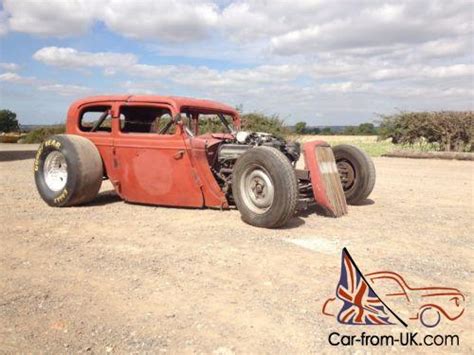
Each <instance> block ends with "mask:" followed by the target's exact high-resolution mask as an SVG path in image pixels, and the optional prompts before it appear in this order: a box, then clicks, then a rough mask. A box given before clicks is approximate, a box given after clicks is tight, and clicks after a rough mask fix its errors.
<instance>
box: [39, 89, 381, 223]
mask: <svg viewBox="0 0 474 355" xmlns="http://www.w3.org/2000/svg"><path fill="white" fill-rule="evenodd" d="M205 122H213V124H214V126H215V124H216V123H218V124H219V125H220V126H221V127H222V128H223V131H222V133H209V132H207V133H203V134H201V132H200V130H202V129H203V128H204V127H207V126H206V125H205ZM208 126H209V125H208ZM302 150H303V153H304V163H305V168H304V169H297V168H296V163H297V161H298V159H299V158H300V145H299V144H298V143H294V142H288V141H286V140H284V139H282V138H279V137H276V136H273V135H271V134H268V133H262V132H250V131H245V130H241V127H240V116H239V113H238V112H237V111H236V110H235V109H233V108H232V107H230V106H227V105H224V104H221V103H217V102H213V101H208V100H198V99H190V98H183V97H166V96H136V95H135V96H131V95H115V96H97V97H89V98H86V99H83V100H79V101H76V102H74V103H73V104H72V105H71V107H70V109H69V111H68V115H67V122H66V134H59V135H54V136H52V137H50V138H48V139H46V140H45V141H44V142H43V143H42V144H41V145H40V147H39V149H38V151H37V153H36V157H35V161H34V172H35V182H36V186H37V189H38V191H39V194H40V195H41V197H42V198H43V200H44V201H46V203H48V204H49V205H51V206H57V207H63V206H74V205H79V204H85V203H87V202H90V201H91V200H93V199H94V198H95V196H96V195H97V193H98V191H99V189H100V186H101V183H102V180H103V179H109V180H110V181H111V183H112V184H113V186H114V188H115V190H116V192H117V194H118V195H119V196H120V197H121V198H123V199H124V200H126V201H128V202H135V203H142V204H153V205H163V206H180V207H213V208H220V209H227V208H229V207H230V206H236V207H237V209H238V210H239V211H240V213H241V216H242V219H243V220H244V221H245V222H247V223H249V224H251V225H254V226H258V227H267V228H276V227H281V226H283V225H285V224H286V223H287V221H288V220H289V219H290V218H291V217H292V216H293V215H294V213H295V210H296V209H297V208H306V207H308V206H310V205H311V204H315V205H318V206H320V207H321V210H322V211H325V212H326V213H327V214H328V215H331V216H334V217H339V216H342V215H344V214H346V213H347V205H346V202H347V203H350V204H357V203H360V202H361V201H363V200H364V199H366V198H367V196H368V195H369V194H370V193H371V191H372V189H373V187H374V184H375V168H374V165H373V163H372V161H371V159H370V158H369V157H368V156H367V154H366V153H364V152H363V151H361V150H360V149H358V148H356V147H354V146H349V145H339V146H335V147H332V148H331V147H330V146H329V145H328V144H327V143H325V142H323V141H313V142H308V143H304V144H303V145H302Z"/></svg>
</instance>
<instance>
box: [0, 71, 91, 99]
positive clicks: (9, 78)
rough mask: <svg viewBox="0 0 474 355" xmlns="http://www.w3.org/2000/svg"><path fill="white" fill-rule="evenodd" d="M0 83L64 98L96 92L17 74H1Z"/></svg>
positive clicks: (86, 88)
mask: <svg viewBox="0 0 474 355" xmlns="http://www.w3.org/2000/svg"><path fill="white" fill-rule="evenodd" d="M0 82H7V83H10V84H16V85H25V86H30V87H33V88H35V89H37V90H40V91H49V92H54V93H56V94H59V95H62V96H78V95H84V94H87V93H92V92H93V91H94V90H93V89H91V88H88V87H85V86H79V85H71V84H59V83H54V82H51V81H48V80H41V79H38V78H36V77H34V76H22V75H19V74H17V73H11V72H7V73H3V74H0Z"/></svg>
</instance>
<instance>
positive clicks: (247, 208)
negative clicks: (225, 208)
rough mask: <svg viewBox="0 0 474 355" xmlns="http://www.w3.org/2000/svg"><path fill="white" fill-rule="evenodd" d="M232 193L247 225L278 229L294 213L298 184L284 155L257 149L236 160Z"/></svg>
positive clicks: (271, 150) (270, 149) (266, 148)
mask: <svg viewBox="0 0 474 355" xmlns="http://www.w3.org/2000/svg"><path fill="white" fill-rule="evenodd" d="M232 193H233V198H234V200H235V204H236V206H237V208H238V210H239V211H240V214H241V216H242V220H243V221H244V222H246V223H248V224H251V225H253V226H256V227H264V228H278V227H281V226H283V225H285V224H286V222H287V221H288V220H289V219H290V218H291V217H292V216H293V214H294V212H295V209H296V203H297V200H298V181H297V179H296V175H295V172H294V170H293V167H292V166H291V164H290V161H289V160H288V158H287V157H286V156H285V155H284V154H283V153H281V152H280V151H279V150H277V149H275V148H270V147H257V148H252V149H249V150H248V151H247V152H246V153H244V154H243V155H242V156H240V157H239V159H237V162H236V163H235V166H234V171H233V175H232Z"/></svg>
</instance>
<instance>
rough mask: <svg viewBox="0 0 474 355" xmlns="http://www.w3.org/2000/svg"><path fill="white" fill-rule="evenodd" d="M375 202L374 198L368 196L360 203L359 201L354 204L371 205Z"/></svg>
mask: <svg viewBox="0 0 474 355" xmlns="http://www.w3.org/2000/svg"><path fill="white" fill-rule="evenodd" d="M374 203H375V201H374V200H372V199H370V198H366V199H365V200H362V201H360V202H359V203H357V204H355V205H352V206H370V205H373V204H374Z"/></svg>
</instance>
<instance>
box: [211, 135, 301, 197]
mask: <svg viewBox="0 0 474 355" xmlns="http://www.w3.org/2000/svg"><path fill="white" fill-rule="evenodd" d="M260 146H266V147H273V148H276V149H278V150H279V151H281V152H282V153H283V154H285V156H286V157H287V158H288V160H289V161H290V162H291V163H292V164H293V165H295V164H296V162H297V161H298V159H299V157H300V153H301V150H300V144H299V143H297V142H287V141H285V140H284V139H282V138H278V137H276V136H274V135H271V134H269V133H263V132H247V131H239V132H237V133H236V134H235V138H234V139H226V140H225V141H224V142H223V143H222V144H220V146H219V148H218V150H217V157H216V158H215V159H214V163H213V164H212V170H213V172H214V174H215V176H216V177H217V178H218V181H219V182H220V185H221V187H222V188H223V190H224V191H225V192H230V186H231V179H232V168H233V165H234V163H235V161H236V160H237V159H238V158H239V157H240V156H241V155H242V154H244V153H245V152H246V151H248V150H249V149H252V148H255V147H260Z"/></svg>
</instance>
